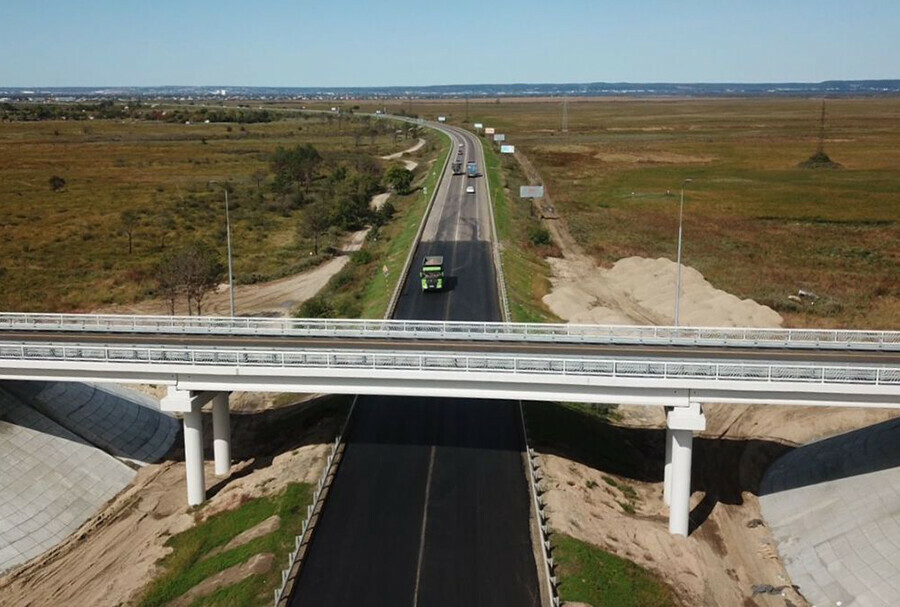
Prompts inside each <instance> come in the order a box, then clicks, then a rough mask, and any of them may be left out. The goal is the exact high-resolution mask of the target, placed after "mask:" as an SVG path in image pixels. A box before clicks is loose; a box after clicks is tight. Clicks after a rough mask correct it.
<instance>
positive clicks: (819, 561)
mask: <svg viewBox="0 0 900 607" xmlns="http://www.w3.org/2000/svg"><path fill="white" fill-rule="evenodd" d="M759 501H760V505H761V507H762V513H763V516H764V518H765V520H766V523H767V524H768V525H769V527H770V528H771V529H772V532H773V533H774V535H775V537H776V539H777V540H778V550H779V552H780V553H781V556H782V558H783V559H784V563H785V566H786V568H787V570H788V572H789V573H790V576H791V579H792V581H793V583H794V584H796V585H797V586H799V587H800V592H801V593H802V594H803V595H804V596H805V597H806V598H807V600H809V601H810V603H811V604H813V605H843V607H850V606H862V605H866V606H874V605H884V606H893V605H900V419H894V420H890V421H887V422H884V423H881V424H877V425H875V426H871V427H869V428H863V429H861V430H856V431H854V432H849V433H847V434H842V435H840V436H836V437H833V438H829V439H826V440H822V441H819V442H816V443H812V444H810V445H806V446H805V447H801V448H799V449H795V450H793V451H791V452H790V453H788V454H786V455H785V456H783V457H782V458H781V459H779V460H778V461H776V462H775V463H774V464H773V465H772V466H771V467H770V468H769V470H768V471H767V472H766V475H765V477H764V478H763V481H762V484H761V487H760V498H759Z"/></svg>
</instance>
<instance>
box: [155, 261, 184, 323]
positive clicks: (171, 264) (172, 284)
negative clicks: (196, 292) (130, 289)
mask: <svg viewBox="0 0 900 607" xmlns="http://www.w3.org/2000/svg"><path fill="white" fill-rule="evenodd" d="M180 261H181V260H180V256H179V252H178V251H171V252H169V253H168V254H167V255H166V256H165V257H163V258H162V260H161V261H160V262H159V264H158V265H157V266H156V272H155V274H156V284H157V289H158V290H159V294H160V295H162V296H163V297H164V298H165V299H166V302H168V304H169V314H170V315H172V316H175V301H176V300H177V299H178V296H179V295H181V293H182V292H183V291H184V284H183V281H182V273H181V267H180V266H181V263H180Z"/></svg>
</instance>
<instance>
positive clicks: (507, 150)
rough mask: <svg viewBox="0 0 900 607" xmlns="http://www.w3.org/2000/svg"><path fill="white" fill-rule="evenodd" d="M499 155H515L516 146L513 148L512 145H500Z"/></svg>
mask: <svg viewBox="0 0 900 607" xmlns="http://www.w3.org/2000/svg"><path fill="white" fill-rule="evenodd" d="M500 153H501V154H515V153H516V146H514V145H501V146H500Z"/></svg>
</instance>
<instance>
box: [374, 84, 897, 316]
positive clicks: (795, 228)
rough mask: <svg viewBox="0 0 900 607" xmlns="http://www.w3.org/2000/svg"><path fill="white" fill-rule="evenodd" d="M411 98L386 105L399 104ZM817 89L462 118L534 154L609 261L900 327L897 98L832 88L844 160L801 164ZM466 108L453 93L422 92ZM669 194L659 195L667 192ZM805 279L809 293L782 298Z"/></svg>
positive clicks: (584, 241)
mask: <svg viewBox="0 0 900 607" xmlns="http://www.w3.org/2000/svg"><path fill="white" fill-rule="evenodd" d="M401 107H402V108H403V109H406V105H405V104H404V105H403V106H400V105H396V106H395V107H393V108H392V107H391V106H388V110H389V111H391V110H392V109H393V110H394V111H397V110H399V109H400V108H401ZM820 107H821V106H820V100H817V99H794V98H785V99H781V98H772V99H653V100H645V99H590V100H573V101H571V102H570V103H569V132H568V133H567V134H561V133H560V132H559V127H560V119H561V103H560V101H559V100H543V101H537V102H536V101H520V102H510V101H509V100H505V99H504V100H502V101H501V102H500V103H496V102H494V100H490V101H489V102H484V101H479V102H475V101H470V103H469V123H470V124H469V126H471V123H472V122H476V121H479V122H484V123H485V124H486V125H489V126H495V127H497V129H498V132H505V133H507V135H508V137H509V140H510V143H515V144H516V145H518V146H519V148H520V149H521V150H523V151H524V152H525V153H526V154H527V155H528V156H529V158H531V160H532V161H533V163H534V164H535V166H536V167H537V168H538V170H539V171H540V172H541V175H542V177H543V179H544V180H545V182H546V183H547V185H548V186H549V189H550V192H551V195H552V196H553V199H554V203H555V205H556V207H557V209H558V210H559V211H560V212H561V213H562V214H563V216H565V217H567V218H568V220H569V225H570V226H571V227H572V229H573V233H574V236H575V237H576V239H577V240H578V242H579V243H580V244H581V245H582V246H583V247H584V248H585V249H586V250H587V251H588V252H590V253H591V254H592V255H593V256H594V257H595V258H596V259H597V261H598V263H600V264H603V265H608V264H611V263H612V262H614V261H615V260H617V259H620V258H622V257H626V256H629V255H641V256H646V257H659V256H665V257H669V258H674V256H675V236H676V233H677V223H676V222H677V202H678V193H679V188H680V186H681V182H682V180H683V179H684V178H687V177H689V178H692V179H693V180H694V181H693V183H691V184H689V186H688V189H687V195H686V205H685V219H684V222H685V223H684V234H685V241H684V242H685V244H684V251H683V253H684V260H685V263H687V264H688V265H691V266H694V267H696V268H697V269H698V270H700V271H701V272H702V273H703V274H704V275H705V276H706V277H707V278H708V279H709V280H710V281H711V282H712V283H713V285H715V286H716V287H718V288H721V289H725V290H727V291H730V292H732V293H735V294H736V295H739V296H741V297H750V298H753V299H755V300H757V301H760V302H761V303H765V304H767V305H770V306H772V307H773V308H775V309H776V310H778V311H779V312H780V313H782V315H784V316H785V318H786V321H787V324H789V325H791V326H827V327H858V328H863V327H867V328H895V329H896V328H900V198H898V193H900V170H898V167H900V100H898V99H896V98H879V99H833V100H828V102H827V141H826V143H825V151H826V152H827V153H828V154H829V156H830V157H831V158H832V159H833V160H835V161H836V162H839V163H841V165H843V167H844V168H842V169H839V170H804V169H800V168H798V167H797V164H798V163H799V162H802V161H803V160H805V159H807V158H808V157H809V156H810V155H811V154H812V153H813V152H814V151H815V149H816V137H817V133H818V118H819V109H820ZM413 112H416V113H419V114H421V115H423V116H426V117H434V116H436V115H438V114H447V115H449V116H450V120H451V121H455V122H457V123H461V122H463V119H464V113H465V109H464V106H463V104H462V102H459V103H452V104H451V103H447V102H440V103H439V102H421V101H420V102H415V103H414V105H413ZM667 192H668V193H667ZM798 289H804V290H807V291H812V292H814V293H816V294H818V295H819V296H820V299H819V300H818V301H817V303H816V304H814V305H808V304H804V305H799V304H797V303H795V302H792V301H790V300H788V299H787V298H788V296H789V295H792V294H795V293H796V292H797V290H798Z"/></svg>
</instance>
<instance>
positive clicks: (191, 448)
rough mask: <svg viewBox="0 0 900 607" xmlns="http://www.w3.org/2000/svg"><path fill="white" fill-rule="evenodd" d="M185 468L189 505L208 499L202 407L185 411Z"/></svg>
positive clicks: (196, 504)
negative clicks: (204, 469) (204, 471)
mask: <svg viewBox="0 0 900 607" xmlns="http://www.w3.org/2000/svg"><path fill="white" fill-rule="evenodd" d="M184 468H185V474H186V476H187V499H188V505H189V506H199V505H200V504H202V503H203V502H204V501H206V478H205V477H204V473H203V417H202V415H201V413H200V407H199V406H198V407H194V408H192V409H191V411H187V412H185V413H184Z"/></svg>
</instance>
